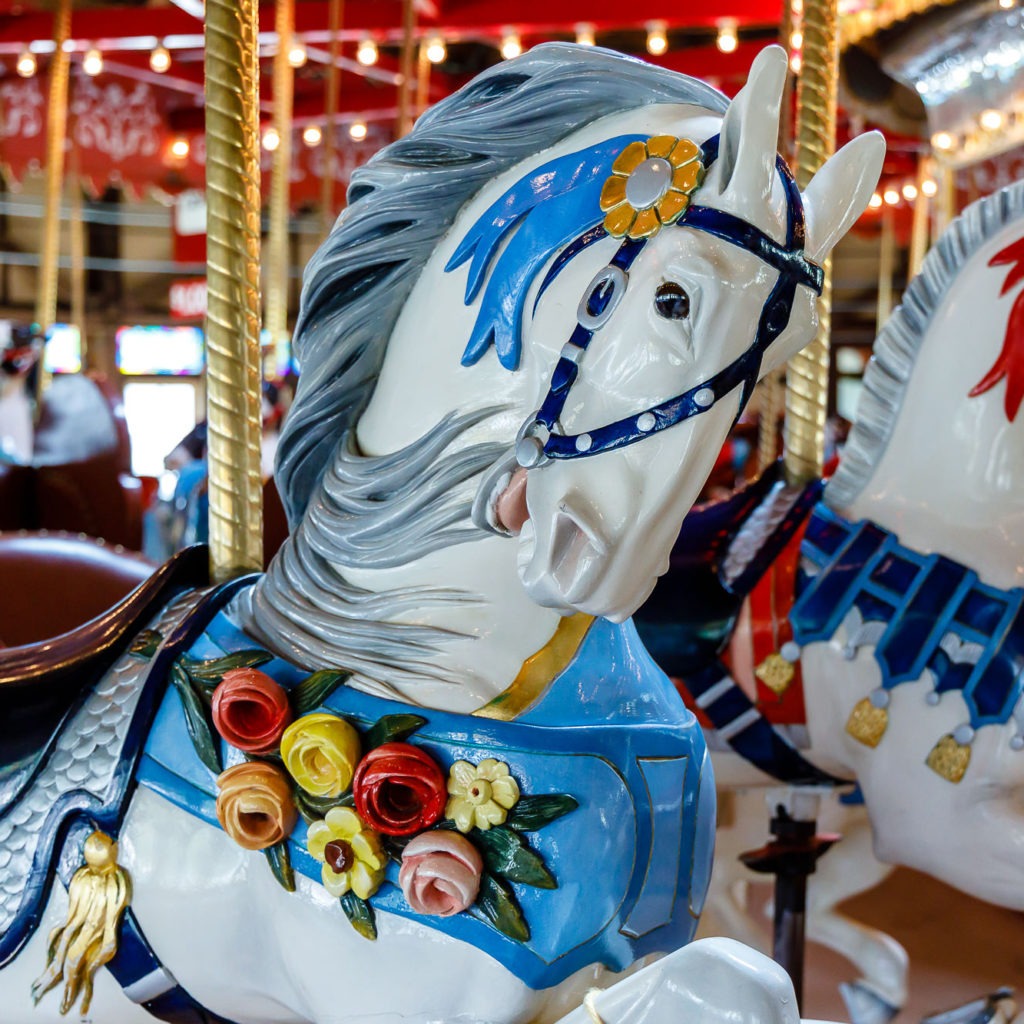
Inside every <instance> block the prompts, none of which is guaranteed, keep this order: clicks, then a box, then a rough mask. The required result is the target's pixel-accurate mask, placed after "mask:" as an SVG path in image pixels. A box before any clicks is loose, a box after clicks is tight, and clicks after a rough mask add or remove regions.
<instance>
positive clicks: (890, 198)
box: [882, 188, 900, 206]
mask: <svg viewBox="0 0 1024 1024" xmlns="http://www.w3.org/2000/svg"><path fill="white" fill-rule="evenodd" d="M882 198H883V199H884V200H885V201H886V202H887V203H888V204H889V205H890V206H895V205H896V204H897V203H898V202H899V201H900V194H899V192H897V191H896V189H894V188H887V189H886V190H885V192H883V193H882Z"/></svg>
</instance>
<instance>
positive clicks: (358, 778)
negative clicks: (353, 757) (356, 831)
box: [352, 743, 448, 836]
mask: <svg viewBox="0 0 1024 1024" xmlns="http://www.w3.org/2000/svg"><path fill="white" fill-rule="evenodd" d="M352 793H353V795H354V796H355V799H356V810H357V811H358V812H359V815H360V817H361V818H362V819H363V821H365V822H366V824H367V825H369V826H370V828H372V829H376V830H377V831H378V832H383V833H384V834H385V835H389V836H409V835H412V834H413V833H414V832H419V831H421V830H422V829H425V828H427V827H428V826H430V825H433V824H434V822H435V821H437V820H438V819H439V818H440V817H441V815H442V814H443V813H444V805H445V801H446V800H447V797H448V787H447V784H446V781H445V777H444V773H443V772H442V771H441V769H440V767H439V766H438V764H437V762H436V761H435V760H434V759H433V758H432V757H431V756H430V755H429V754H427V753H425V752H424V751H422V750H420V749H419V747H414V746H412V745H411V744H409V743H384V744H382V745H381V746H379V747H377V749H376V750H371V751H370V752H369V753H368V754H367V755H366V757H364V758H363V759H362V761H360V762H359V767H358V768H357V769H356V774H355V778H354V779H353V781H352Z"/></svg>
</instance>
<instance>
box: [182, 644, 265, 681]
mask: <svg viewBox="0 0 1024 1024" xmlns="http://www.w3.org/2000/svg"><path fill="white" fill-rule="evenodd" d="M273 657H274V656H273V655H272V654H271V653H270V652H269V651H261V650H251V651H235V652H234V653H233V654H225V655H224V656H223V657H222V658H207V659H206V660H205V661H193V660H192V659H191V658H182V659H181V665H182V668H184V670H185V671H186V672H187V673H188V674H189V675H190V676H194V677H195V678H196V679H202V680H203V681H204V682H208V683H219V682H220V680H221V677H222V676H223V675H224V673H225V672H230V671H231V669H233V668H255V667H256V666H257V665H265V664H266V663H267V662H268V661H271V660H272V659H273Z"/></svg>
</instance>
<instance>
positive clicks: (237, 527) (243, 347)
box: [206, 0, 263, 581]
mask: <svg viewBox="0 0 1024 1024" xmlns="http://www.w3.org/2000/svg"><path fill="white" fill-rule="evenodd" d="M258 24H259V12H258V7H257V4H256V0H206V196H207V220H206V232H207V271H206V273H207V279H206V280H207V283H206V288H207V314H206V332H207V335H206V336H207V371H206V389H207V392H206V408H207V418H208V420H209V440H208V451H209V472H210V483H209V492H210V568H211V573H212V575H213V577H214V579H215V580H217V581H220V580H226V579H230V578H231V577H233V576H237V575H240V574H242V573H245V572H250V571H252V570H255V569H259V568H260V567H261V566H262V564H263V539H262V532H263V522H262V519H263V501H262V498H263V495H262V482H261V479H260V433H261V429H260V428H261V416H260V267H259V259H260V164H259V145H260V139H259V51H258V46H257V31H258Z"/></svg>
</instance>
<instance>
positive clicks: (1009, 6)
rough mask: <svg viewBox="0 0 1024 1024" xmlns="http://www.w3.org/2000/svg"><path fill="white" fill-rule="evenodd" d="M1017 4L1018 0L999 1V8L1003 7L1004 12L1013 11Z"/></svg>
mask: <svg viewBox="0 0 1024 1024" xmlns="http://www.w3.org/2000/svg"><path fill="white" fill-rule="evenodd" d="M1015 4H1016V0H999V6H1000V7H1002V9H1003V10H1004V11H1010V10H1013V8H1014V5H1015Z"/></svg>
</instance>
